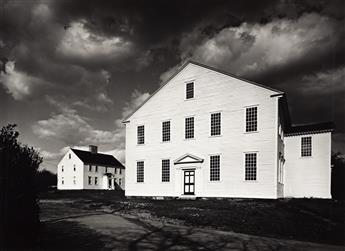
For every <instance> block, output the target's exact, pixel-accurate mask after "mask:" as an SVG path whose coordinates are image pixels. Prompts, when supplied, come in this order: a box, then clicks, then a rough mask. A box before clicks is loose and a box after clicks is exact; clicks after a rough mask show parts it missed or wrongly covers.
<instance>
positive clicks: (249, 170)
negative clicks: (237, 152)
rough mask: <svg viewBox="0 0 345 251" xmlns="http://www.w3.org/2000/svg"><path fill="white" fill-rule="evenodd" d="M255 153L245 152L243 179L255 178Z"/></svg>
mask: <svg viewBox="0 0 345 251" xmlns="http://www.w3.org/2000/svg"><path fill="white" fill-rule="evenodd" d="M256 165H257V154H256V153H246V155H245V180H256Z"/></svg>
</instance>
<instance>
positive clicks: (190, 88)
mask: <svg viewBox="0 0 345 251" xmlns="http://www.w3.org/2000/svg"><path fill="white" fill-rule="evenodd" d="M191 98H194V83H193V82H191V83H187V84H186V99H191Z"/></svg>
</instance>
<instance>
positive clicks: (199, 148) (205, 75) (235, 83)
mask: <svg viewBox="0 0 345 251" xmlns="http://www.w3.org/2000/svg"><path fill="white" fill-rule="evenodd" d="M189 81H193V82H194V92H195V95H194V96H195V97H194V99H192V100H185V84H186V83H187V82H189ZM276 93H277V92H274V91H271V90H268V89H265V88H262V87H259V86H256V85H253V84H250V83H247V82H245V81H242V80H239V79H237V78H233V77H230V76H228V75H225V74H222V73H219V72H216V71H212V70H210V69H207V68H204V67H201V66H198V65H195V64H189V65H187V66H186V67H185V68H184V69H183V70H182V71H181V72H179V73H178V74H177V75H176V76H175V77H174V78H173V79H171V80H170V81H169V83H168V84H166V85H165V86H164V87H163V88H162V89H161V90H160V91H159V92H157V93H156V94H155V95H154V96H153V97H152V98H151V99H149V100H148V102H146V103H145V104H144V105H143V106H142V107H141V108H140V109H139V110H137V111H136V112H135V113H134V114H133V115H132V116H131V117H130V118H129V122H128V123H126V168H127V170H126V195H127V196H181V195H182V193H183V191H182V187H183V177H182V171H181V168H188V167H193V168H196V184H195V189H196V194H195V196H197V197H251V198H277V149H278V146H277V144H278V142H277V138H278V136H277V127H278V109H277V107H278V98H277V97H271V95H272V94H276ZM248 106H258V132H255V133H245V107H248ZM218 111H219V112H221V113H222V116H221V119H222V128H221V130H222V136H219V137H211V136H210V114H211V113H212V112H218ZM187 116H194V117H195V121H194V123H195V139H191V140H185V139H184V124H185V117H187ZM165 120H170V121H171V142H165V143H163V142H162V135H161V132H162V128H161V126H162V121H165ZM138 125H145V144H144V145H137V126H138ZM245 152H257V154H258V164H257V165H258V166H257V180H256V181H245V180H244V170H245V169H244V153H245ZM186 153H190V154H192V155H195V156H197V157H200V158H202V159H204V162H203V163H197V164H189V165H183V166H182V165H174V164H173V161H174V160H176V159H178V158H180V157H181V156H183V155H185V154H186ZM212 154H219V155H221V180H220V181H210V175H209V173H210V170H209V156H210V155H212ZM166 158H169V159H170V160H171V162H170V163H171V175H170V182H167V183H165V182H162V181H161V160H162V159H166ZM139 160H143V161H144V162H145V178H144V179H145V180H144V182H143V183H137V182H136V162H137V161H139Z"/></svg>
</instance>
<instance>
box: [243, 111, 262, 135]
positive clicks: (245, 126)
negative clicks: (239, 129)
mask: <svg viewBox="0 0 345 251" xmlns="http://www.w3.org/2000/svg"><path fill="white" fill-rule="evenodd" d="M254 108H255V109H256V121H255V126H256V128H255V130H248V127H249V126H247V125H248V122H250V123H253V121H248V120H247V118H248V116H247V111H248V110H249V109H254ZM258 118H259V105H251V106H245V107H244V133H247V134H248V133H256V132H259V119H258Z"/></svg>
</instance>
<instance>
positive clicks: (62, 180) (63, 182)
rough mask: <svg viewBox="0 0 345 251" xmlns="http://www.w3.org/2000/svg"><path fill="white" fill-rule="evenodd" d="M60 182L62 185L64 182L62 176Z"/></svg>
mask: <svg viewBox="0 0 345 251" xmlns="http://www.w3.org/2000/svg"><path fill="white" fill-rule="evenodd" d="M61 184H62V185H63V184H65V181H64V179H63V177H61Z"/></svg>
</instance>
